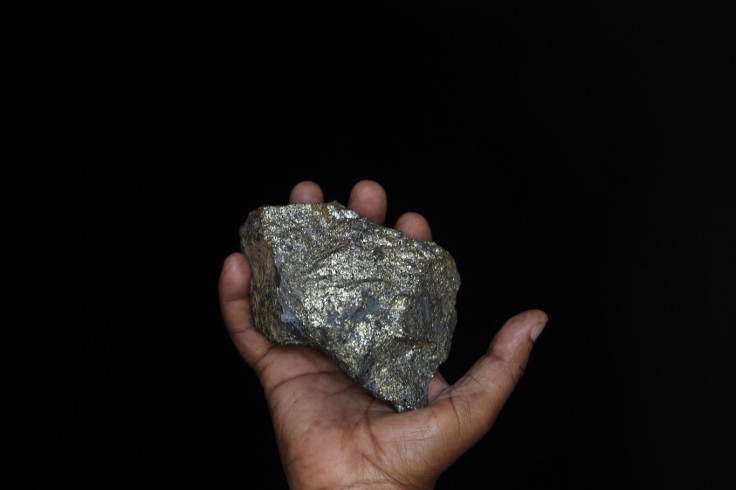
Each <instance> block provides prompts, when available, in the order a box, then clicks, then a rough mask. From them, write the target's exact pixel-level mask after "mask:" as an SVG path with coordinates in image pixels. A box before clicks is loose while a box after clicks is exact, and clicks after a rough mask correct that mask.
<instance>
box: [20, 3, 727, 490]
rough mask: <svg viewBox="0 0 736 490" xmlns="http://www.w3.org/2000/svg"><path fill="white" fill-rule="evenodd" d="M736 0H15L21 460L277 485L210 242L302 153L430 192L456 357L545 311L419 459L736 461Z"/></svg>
mask: <svg viewBox="0 0 736 490" xmlns="http://www.w3.org/2000/svg"><path fill="white" fill-rule="evenodd" d="M734 14H735V12H734V8H733V6H732V5H731V6H729V5H727V4H725V3H724V5H717V4H708V3H704V2H698V3H692V5H690V6H684V7H682V6H674V5H673V4H672V3H671V2H564V3H560V2H533V3H532V2H521V3H519V2H514V3H505V4H500V5H493V6H488V5H486V4H485V2H463V4H462V5H455V4H452V5H447V4H445V3H443V2H421V3H407V2H403V3H400V4H398V5H397V4H394V3H393V2H365V3H358V4H354V3H350V4H349V5H348V3H347V2H344V3H342V4H338V5H328V4H322V5H319V6H314V5H309V4H308V3H302V5H301V6H298V7H294V6H286V5H273V6H271V7H262V6H258V7H256V6H249V7H247V8H242V7H238V8H223V7H214V6H210V5H202V6H198V7H195V6H192V7H176V8H172V9H171V10H166V9H163V8H159V9H153V10H152V9H151V8H136V7H130V6H128V7H113V6H97V7H88V8H81V7H79V8H73V9H70V8H68V7H57V8H55V9H54V10H51V11H38V12H34V14H33V17H31V19H32V20H31V21H30V22H29V26H28V29H25V28H24V29H21V30H22V31H23V32H22V33H21V34H19V35H18V38H17V39H16V41H17V42H16V43H15V44H14V46H17V47H18V48H21V47H22V48H30V50H29V51H28V52H29V53H31V54H30V55H29V56H25V55H21V56H18V61H19V62H20V65H19V66H20V69H18V70H17V71H15V72H14V76H15V77H16V79H18V80H19V82H20V83H19V88H21V89H22V90H21V91H19V92H18V94H20V95H18V97H17V98H18V100H19V101H20V102H21V105H22V106H23V109H22V112H21V113H22V114H23V116H24V117H22V118H20V119H19V124H18V127H20V128H21V129H22V130H23V132H24V133H25V135H26V136H30V138H27V139H22V140H17V141H15V142H14V143H15V148H16V149H18V150H19V151H18V152H17V155H18V157H19V158H18V160H17V165H10V166H9V168H10V174H9V175H10V177H11V179H10V180H8V181H6V182H11V185H10V189H9V190H10V192H9V193H8V194H7V195H11V196H14V194H13V192H12V191H13V190H14V189H13V188H15V187H16V186H15V185H14V184H13V182H14V181H13V180H12V179H13V178H16V177H18V178H19V179H22V181H23V183H28V184H30V186H29V188H30V189H32V192H30V193H25V192H20V193H18V194H17V196H15V197H18V198H19V201H18V202H19V204H18V205H17V207H14V208H13V207H7V208H6V211H8V214H13V215H15V214H16V210H18V209H22V210H24V211H28V213H27V216H28V218H27V219H23V220H18V221H17V222H16V221H14V222H13V226H14V228H11V232H13V235H12V236H14V237H19V240H16V241H17V242H19V243H21V247H20V248H21V249H22V250H23V252H31V253H30V254H29V256H28V257H27V258H25V259H24V260H22V261H21V260H17V262H18V263H20V264H22V265H21V270H22V272H23V274H22V280H21V282H19V283H18V285H19V286H18V288H17V290H18V291H20V293H21V294H20V296H21V297H23V298H24V299H27V300H29V304H28V306H27V307H25V310H24V314H25V316H24V318H27V320H25V321H22V322H21V324H20V327H19V328H18V329H13V330H8V332H9V334H10V335H11V338H12V335H13V334H14V333H21V334H23V335H21V337H19V338H20V339H21V341H22V342H23V343H22V344H21V348H20V350H19V351H20V352H22V354H23V355H22V356H21V357H22V360H21V361H20V363H16V364H14V366H13V369H14V371H9V372H10V373H11V376H10V381H9V388H10V390H11V391H10V393H11V396H9V397H8V400H9V401H8V404H9V405H10V408H11V409H15V410H14V411H13V412H12V413H13V416H12V417H11V418H10V419H9V421H10V424H9V427H10V433H11V435H12V436H16V439H17V441H18V443H19V444H18V445H17V449H16V450H15V451H14V452H13V453H14V455H13V457H12V458H11V460H10V463H11V468H12V469H13V470H15V471H11V473H10V475H11V478H13V479H14V483H15V485H16V487H18V488H25V487H28V488H33V487H36V488H37V485H38V484H39V483H41V482H54V483H55V484H56V485H55V486H73V487H75V488H81V487H90V488H92V487H94V488H110V487H116V486H123V485H130V484H144V483H156V484H170V485H179V484H182V483H201V484H203V485H204V484H207V485H208V487H209V488H230V487H232V488H235V487H246V488H283V487H285V480H284V477H283V473H282V470H281V466H280V461H279V459H278V454H277V450H276V446H275V442H274V437H273V432H272V427H271V422H270V418H269V414H268V411H267V408H266V405H265V401H264V399H263V396H262V392H261V389H260V386H259V384H258V381H257V379H256V378H255V376H254V375H253V373H252V372H251V371H250V369H249V368H248V366H247V365H246V364H245V363H244V362H243V361H242V360H241V359H240V358H239V356H238V355H237V353H236V352H235V349H234V348H233V347H232V345H231V343H230V341H229V338H228V337H227V334H226V333H225V330H224V326H223V324H222V321H221V318H220V314H219V309H218V304H217V291H216V283H217V278H218V275H219V269H220V266H221V264H222V261H223V259H224V258H225V257H226V256H227V255H228V254H229V253H230V252H232V251H236V250H237V248H238V239H237V231H238V227H239V226H240V224H241V223H242V222H243V221H244V220H245V217H246V215H247V213H248V211H250V210H251V209H254V208H255V207H257V206H259V205H261V204H278V203H283V202H285V201H286V199H287V197H288V194H289V191H290V189H291V187H292V186H293V185H294V184H296V183H297V182H299V181H301V180H304V179H310V180H314V181H316V182H317V183H319V184H320V185H321V186H322V188H323V190H324V193H325V197H326V199H328V200H331V199H336V200H339V201H342V202H346V201H347V198H348V195H349V192H350V188H351V187H352V185H353V184H354V183H355V182H357V181H358V180H360V179H365V178H370V179H374V180H377V181H378V182H380V183H381V184H382V185H383V186H384V187H385V188H386V191H387V194H388V202H389V208H388V217H387V224H389V225H390V224H392V223H393V222H394V221H395V220H396V218H397V217H398V216H399V215H400V214H401V213H402V212H404V211H417V212H420V213H422V214H423V215H424V216H425V217H427V219H428V220H429V222H430V224H431V226H432V230H433V233H434V239H435V241H436V242H437V243H438V244H440V245H441V246H443V247H445V248H446V249H448V250H449V251H450V252H451V253H452V254H453V255H454V256H455V258H456V260H457V263H458V267H459V270H460V274H461V278H462V281H463V282H462V287H461V290H460V293H459V295H458V300H457V308H458V314H459V323H458V326H457V329H456V333H455V337H454V341H453V347H452V352H451V354H450V359H449V360H448V361H447V363H446V364H445V365H444V366H443V367H442V372H443V373H444V375H445V376H446V377H447V378H448V380H449V381H455V380H457V379H458V378H459V377H460V376H462V374H463V373H464V372H465V371H466V370H467V369H468V367H469V366H470V365H472V363H473V362H474V361H475V359H477V357H478V356H479V355H480V354H482V353H483V352H484V350H485V349H486V348H487V345H488V343H489V341H490V339H491V338H492V336H493V334H494V333H495V332H496V331H497V330H498V328H500V326H501V325H502V323H503V322H504V320H505V319H507V318H508V317H510V316H511V315H513V314H515V313H517V312H519V311H522V310H524V309H527V308H541V309H544V310H545V311H546V312H547V313H548V315H549V317H550V321H549V324H548V327H547V329H546V330H545V332H544V333H543V335H542V336H541V337H540V339H539V341H538V342H537V345H536V347H535V349H534V352H533V353H532V358H531V361H530V364H529V367H528V369H527V373H526V374H525V376H524V378H523V379H522V381H521V383H520V384H519V386H518V388H517V390H516V391H515V392H514V394H513V395H512V397H511V399H510V400H509V402H508V404H507V406H506V407H505V408H504V410H503V412H502V414H501V416H500V417H499V419H498V421H497V423H496V425H495V426H494V427H493V429H492V430H491V432H490V433H489V434H488V435H487V436H486V437H485V438H484V439H483V440H482V441H481V442H480V443H479V444H478V445H477V446H475V447H474V448H473V449H471V450H470V451H469V452H468V453H466V454H465V455H464V456H462V457H461V458H460V459H459V460H458V461H457V462H456V463H455V464H454V465H453V466H452V467H451V468H450V469H448V470H447V471H446V473H444V474H443V475H442V476H441V478H440V480H439V481H438V485H437V488H475V487H478V486H480V487H483V488H485V487H493V488H550V487H553V486H558V485H562V486H564V487H567V488H620V487H622V486H624V485H627V486H628V485H631V484H644V485H652V486H657V487H660V486H665V485H666V486H669V487H672V488H730V485H733V484H734V482H735V481H736V479H735V478H734V469H733V468H734V466H733V462H734V460H735V459H736V442H735V441H736V430H735V427H734V424H735V422H734V414H735V413H736V401H735V399H736V397H734V394H735V393H734V391H735V390H734V386H736V379H735V378H736V375H735V374H736V370H735V369H734V362H733V359H732V355H733V354H732V352H733V351H734V348H736V342H735V338H734V331H735V329H736V315H735V314H734V299H735V298H736V259H735V256H736V254H735V253H734V250H736V152H735V151H734V150H735V145H736V144H735V138H734V137H735V136H736V124H735V122H736V104H734V87H736V76H735V75H736V57H735V54H736V49H734V48H735V47H736V39H735V37H736V36H734V29H733V27H734V25H736V23H735V21H736V16H735V15H734ZM18 170H20V171H19V172H16V171H18ZM38 232H40V233H38ZM37 234H38V236H37ZM26 237H29V238H28V241H29V242H30V243H28V244H25V243H24V242H23V240H20V239H21V238H26ZM14 260H15V259H14V258H13V256H10V261H11V262H12V261H14ZM45 313H48V315H45ZM16 330H17V331H16ZM9 345H13V344H9ZM19 375H20V376H19ZM6 476H7V475H6ZM16 477H17V478H16ZM477 482H480V483H481V484H480V485H478V483H477Z"/></svg>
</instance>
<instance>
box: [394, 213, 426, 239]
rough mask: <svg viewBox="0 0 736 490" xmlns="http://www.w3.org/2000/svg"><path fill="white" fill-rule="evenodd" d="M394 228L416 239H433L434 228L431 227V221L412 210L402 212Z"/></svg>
mask: <svg viewBox="0 0 736 490" xmlns="http://www.w3.org/2000/svg"><path fill="white" fill-rule="evenodd" d="M394 228H396V229H397V230H399V231H400V232H402V233H403V234H404V235H406V236H408V237H410V238H414V239H415V240H425V241H428V240H431V239H432V230H431V229H430V228H429V222H428V221H427V220H426V219H425V218H424V216H422V215H421V214H419V213H414V212H411V211H410V212H408V213H404V214H402V215H401V216H399V219H397V220H396V225H395V226H394Z"/></svg>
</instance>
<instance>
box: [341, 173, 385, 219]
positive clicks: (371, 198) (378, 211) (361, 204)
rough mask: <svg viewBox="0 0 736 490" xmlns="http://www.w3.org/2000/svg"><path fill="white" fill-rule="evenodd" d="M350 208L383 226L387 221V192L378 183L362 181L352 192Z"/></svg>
mask: <svg viewBox="0 0 736 490" xmlns="http://www.w3.org/2000/svg"><path fill="white" fill-rule="evenodd" d="M348 207H349V208H350V209H352V210H353V211H356V212H357V213H358V214H359V215H361V216H365V217H366V218H368V219H369V220H371V221H373V222H375V223H378V224H379V225H382V224H383V221H384V220H385V219H386V191H385V190H384V188H383V187H382V186H381V184H379V183H378V182H375V181H373V180H361V181H360V182H358V183H357V184H355V185H354V186H353V189H352V191H351V192H350V198H349V199H348Z"/></svg>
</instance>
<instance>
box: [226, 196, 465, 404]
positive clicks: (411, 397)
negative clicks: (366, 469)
mask: <svg viewBox="0 0 736 490" xmlns="http://www.w3.org/2000/svg"><path fill="white" fill-rule="evenodd" d="M240 241H241V247H242V250H243V253H244V254H245V255H246V257H247V258H248V260H249V262H250V265H251V270H252V276H251V290H250V295H251V310H252V313H253V318H254V322H255V327H256V329H258V330H259V331H260V332H262V333H264V334H265V335H266V336H267V337H268V338H269V339H271V340H272V341H274V342H277V343H279V344H302V345H308V346H310V347H313V348H316V349H319V350H320V351H322V352H323V353H325V354H326V355H327V356H329V357H330V358H331V359H332V360H334V361H335V363H336V364H337V365H338V366H339V368H340V369H341V370H342V372H343V373H345V374H346V375H347V376H348V377H350V378H351V379H352V380H354V381H355V382H357V383H358V384H360V385H362V386H363V388H365V389H366V390H367V391H368V392H369V393H371V394H372V395H373V396H374V397H376V398H378V399H381V400H385V401H387V402H389V403H390V404H391V405H392V406H393V407H394V408H395V409H396V410H397V411H399V412H402V411H406V410H411V409H416V408H420V407H423V406H426V405H427V403H428V399H427V385H428V383H429V379H430V378H431V377H432V375H433V374H434V372H435V370H436V369H437V367H438V366H439V365H440V364H442V363H443V362H444V361H445V360H446V359H447V355H448V353H449V351H450V342H451V340H452V334H453V331H454V329H455V323H456V322H457V314H456V311H455V297H456V295H457V291H458V289H459V287H460V276H459V275H458V272H457V266H456V265H455V261H454V259H453V258H452V256H451V255H450V254H449V253H448V252H447V251H445V250H444V249H442V248H441V247H440V246H438V245H437V244H436V243H434V242H428V241H419V240H414V239H412V238H409V237H406V236H403V235H402V233H401V232H399V231H397V230H394V229H391V228H386V227H383V226H380V225H378V224H375V223H373V222H371V221H369V220H368V219H366V218H363V217H361V216H359V215H358V214H357V213H356V212H354V211H352V210H349V209H347V208H346V207H345V206H343V205H342V204H340V203H338V202H336V201H333V202H331V203H326V204H321V203H320V204H317V203H313V204H290V205H285V206H262V207H260V208H258V209H256V210H255V211H252V212H251V213H250V214H249V215H248V218H247V220H246V221H245V223H244V224H243V226H242V227H241V228H240Z"/></svg>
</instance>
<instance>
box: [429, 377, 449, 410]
mask: <svg viewBox="0 0 736 490" xmlns="http://www.w3.org/2000/svg"><path fill="white" fill-rule="evenodd" d="M448 387H449V385H448V384H447V381H445V378H444V376H442V375H441V374H440V372H439V371H435V373H434V375H433V376H432V377H431V378H429V386H428V387H427V394H428V395H429V396H428V398H429V401H430V403H431V402H432V401H433V400H434V399H435V398H437V397H438V396H439V395H440V393H442V392H443V391H444V390H446V389H447V388H448Z"/></svg>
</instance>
